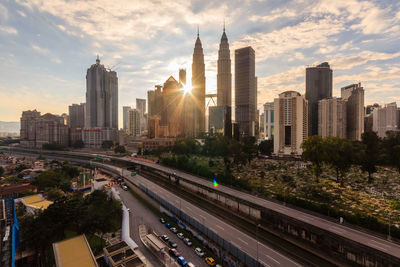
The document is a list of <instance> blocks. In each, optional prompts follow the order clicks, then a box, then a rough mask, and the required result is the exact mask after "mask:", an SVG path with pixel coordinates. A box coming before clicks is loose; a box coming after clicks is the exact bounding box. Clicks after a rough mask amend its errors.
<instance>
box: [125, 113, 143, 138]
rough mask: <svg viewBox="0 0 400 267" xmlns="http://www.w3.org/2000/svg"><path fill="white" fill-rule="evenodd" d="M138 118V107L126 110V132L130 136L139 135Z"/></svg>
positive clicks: (139, 117) (139, 115)
mask: <svg viewBox="0 0 400 267" xmlns="http://www.w3.org/2000/svg"><path fill="white" fill-rule="evenodd" d="M140 120H141V114H140V111H139V110H138V109H130V110H129V111H128V133H129V134H130V135H132V136H140V135H141V131H140Z"/></svg>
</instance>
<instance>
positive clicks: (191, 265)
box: [187, 262, 196, 267]
mask: <svg viewBox="0 0 400 267" xmlns="http://www.w3.org/2000/svg"><path fill="white" fill-rule="evenodd" d="M187 266H188V267H196V266H195V265H194V264H193V263H191V262H189V263H188V265H187Z"/></svg>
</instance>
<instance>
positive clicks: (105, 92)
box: [86, 57, 118, 129]
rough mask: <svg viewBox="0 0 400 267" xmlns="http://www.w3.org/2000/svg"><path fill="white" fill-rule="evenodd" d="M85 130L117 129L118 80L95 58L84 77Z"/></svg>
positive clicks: (112, 72)
mask: <svg viewBox="0 0 400 267" xmlns="http://www.w3.org/2000/svg"><path fill="white" fill-rule="evenodd" d="M86 90H87V91H86V128H93V127H102V128H115V129H118V78H117V73H116V72H115V71H109V70H107V69H106V68H105V67H104V65H101V64H100V59H99V58H98V57H97V60H96V64H93V65H92V66H91V67H90V68H89V69H88V70H87V75H86Z"/></svg>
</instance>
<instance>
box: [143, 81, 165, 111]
mask: <svg viewBox="0 0 400 267" xmlns="http://www.w3.org/2000/svg"><path fill="white" fill-rule="evenodd" d="M155 88H156V89H155V90H149V91H147V101H148V107H149V108H148V116H149V118H150V117H151V116H154V115H159V116H160V115H161V110H162V106H163V103H162V101H163V100H162V99H163V96H162V90H161V89H162V85H156V86H155Z"/></svg>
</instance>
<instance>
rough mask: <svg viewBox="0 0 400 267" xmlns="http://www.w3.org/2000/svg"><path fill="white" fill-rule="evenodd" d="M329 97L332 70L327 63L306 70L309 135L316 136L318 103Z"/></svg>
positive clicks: (330, 94)
mask: <svg viewBox="0 0 400 267" xmlns="http://www.w3.org/2000/svg"><path fill="white" fill-rule="evenodd" d="M329 97H332V69H331V68H330V66H329V64H328V62H324V63H322V64H319V65H318V66H316V67H309V68H306V99H307V100H308V106H309V109H310V110H309V114H308V116H309V118H308V125H309V130H308V132H309V135H317V134H318V101H319V100H321V99H324V98H329Z"/></svg>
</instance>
